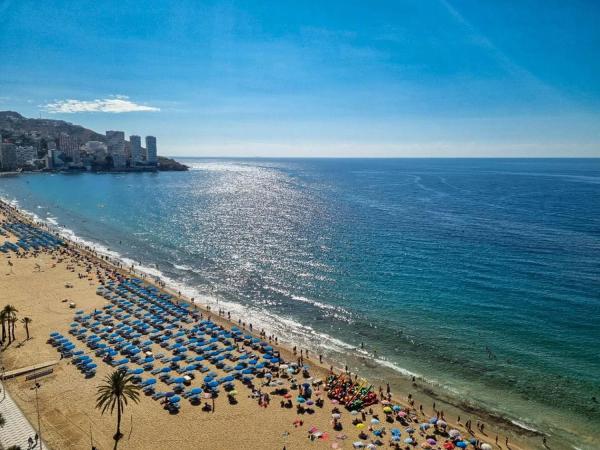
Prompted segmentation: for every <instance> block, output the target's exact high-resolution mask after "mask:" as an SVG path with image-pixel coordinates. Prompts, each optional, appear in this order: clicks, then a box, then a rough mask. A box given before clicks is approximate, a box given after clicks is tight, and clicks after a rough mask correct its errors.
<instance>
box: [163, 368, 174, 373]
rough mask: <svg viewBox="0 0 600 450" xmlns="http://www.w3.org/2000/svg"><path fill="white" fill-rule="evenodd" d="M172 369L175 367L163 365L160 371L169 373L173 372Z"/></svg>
mask: <svg viewBox="0 0 600 450" xmlns="http://www.w3.org/2000/svg"><path fill="white" fill-rule="evenodd" d="M171 370H173V369H171V368H170V367H163V368H162V369H160V371H161V372H162V373H169V372H171Z"/></svg>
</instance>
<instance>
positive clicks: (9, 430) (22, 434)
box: [0, 383, 48, 450]
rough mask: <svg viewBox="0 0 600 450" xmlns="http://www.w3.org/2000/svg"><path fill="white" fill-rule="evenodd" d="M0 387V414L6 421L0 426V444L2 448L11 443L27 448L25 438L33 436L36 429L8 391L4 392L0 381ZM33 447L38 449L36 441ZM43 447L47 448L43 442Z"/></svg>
mask: <svg viewBox="0 0 600 450" xmlns="http://www.w3.org/2000/svg"><path fill="white" fill-rule="evenodd" d="M0 388H1V389H2V392H0V414H2V416H3V417H4V420H5V421H6V423H5V424H4V427H2V428H0V444H2V447H4V448H8V447H10V446H11V445H18V446H20V447H21V448H22V449H23V450H25V449H27V448H29V444H28V442H27V439H28V438H29V437H31V438H33V437H34V436H35V433H36V431H35V429H34V428H33V426H32V425H31V424H30V423H29V421H28V420H27V419H26V418H25V416H24V415H23V413H22V412H21V410H20V409H19V407H18V406H17V404H16V403H15V402H14V401H13V399H12V398H11V397H10V395H9V393H8V392H4V386H3V385H2V383H0ZM4 394H6V397H4ZM3 399H4V400H3ZM42 431H43V430H42ZM33 448H35V449H39V448H40V443H39V442H38V445H36V446H35V447H33ZM43 448H44V449H47V448H48V447H47V446H46V444H45V443H44V446H43Z"/></svg>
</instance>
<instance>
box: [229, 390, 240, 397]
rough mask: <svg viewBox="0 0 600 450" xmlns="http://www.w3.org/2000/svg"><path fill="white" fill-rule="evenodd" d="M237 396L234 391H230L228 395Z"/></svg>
mask: <svg viewBox="0 0 600 450" xmlns="http://www.w3.org/2000/svg"><path fill="white" fill-rule="evenodd" d="M237 394H238V392H237V391H236V390H235V389H234V390H233V391H230V392H229V394H228V395H231V396H232V397H235V396H236V395H237Z"/></svg>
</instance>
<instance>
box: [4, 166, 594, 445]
mask: <svg viewBox="0 0 600 450" xmlns="http://www.w3.org/2000/svg"><path fill="white" fill-rule="evenodd" d="M184 162H186V163H188V164H189V165H191V166H192V168H193V169H192V170H191V171H189V172H187V173H159V174H105V175H94V174H80V175H27V176H21V177H18V178H2V179H0V194H2V195H3V196H4V197H7V198H11V199H17V200H18V201H19V204H20V205H21V206H22V207H23V208H25V209H27V210H29V211H32V212H34V213H35V214H37V215H38V216H40V217H41V218H44V219H48V218H50V220H51V221H53V222H58V223H60V224H61V225H64V226H65V227H66V228H68V229H70V230H72V231H73V232H74V233H75V234H76V235H78V236H80V237H82V238H84V239H86V240H88V241H93V242H95V243H97V244H100V245H102V246H103V247H105V248H107V249H110V250H112V251H114V252H117V253H118V254H120V255H121V256H123V257H127V258H129V259H131V260H133V261H136V262H138V261H139V262H141V264H142V265H143V266H146V267H150V268H152V270H158V271H160V273H161V274H162V275H164V276H165V277H168V278H169V279H171V280H172V281H173V282H174V283H177V284H178V285H179V286H180V287H181V288H182V289H185V290H187V291H188V292H190V293H192V294H193V295H195V296H196V297H197V298H201V299H202V301H205V302H209V303H212V304H214V303H215V302H216V301H217V299H218V301H219V302H220V303H221V304H223V305H226V308H228V309H231V310H233V311H241V310H242V308H244V309H243V310H244V314H246V315H247V317H252V320H253V321H255V322H256V323H257V324H259V325H260V326H265V327H267V328H269V329H270V330H273V331H275V332H277V333H278V334H279V335H280V336H286V337H287V338H288V340H290V341H292V342H294V343H298V344H303V345H310V346H311V347H312V348H314V349H315V351H320V352H323V353H325V354H326V355H331V356H335V357H337V358H338V359H340V360H342V359H343V355H344V354H346V353H348V352H352V353H357V352H358V350H356V348H357V347H359V346H360V344H361V342H362V343H364V344H365V352H364V353H363V355H364V356H365V358H373V359H377V360H379V361H378V362H379V363H380V364H384V365H387V366H388V367H389V368H392V369H394V370H397V371H399V373H408V372H410V373H416V374H418V375H420V376H423V377H425V378H427V379H428V380H431V381H432V383H435V384H438V385H440V386H441V387H442V388H443V389H444V390H446V391H448V392H452V393H454V395H456V396H459V397H461V398H466V399H469V400H470V401H472V402H474V403H476V404H479V405H483V406H485V407H487V408H489V409H492V410H496V411H500V412H502V413H503V414H505V415H507V416H508V417H510V418H512V419H514V420H517V421H519V422H521V423H523V424H526V425H527V426H530V427H533V428H537V429H540V430H544V431H547V432H550V433H553V434H560V435H561V436H564V438H565V439H567V440H569V441H571V442H572V443H575V444H577V446H579V447H580V448H593V447H594V446H595V445H596V443H597V442H598V441H595V442H593V441H592V440H591V436H592V432H593V430H594V429H595V428H597V425H598V424H600V404H599V403H597V402H595V401H594V400H593V397H595V398H597V399H599V400H598V401H600V160H591V159H589V160H583V159H579V160H576V159H572V160H569V159H567V160H551V159H549V160H490V159H466V160H443V159H421V160H419V159H415V160H410V159H408V160H407V159H398V160H361V159H352V160H314V159H313V160H302V159H300V160H298V159H288V160H284V159H282V160H266V159H189V160H185V161H184ZM156 265H158V267H156ZM282 318H283V319H282ZM375 351H376V352H377V353H376V355H375V354H374V353H375ZM373 370H376V369H373Z"/></svg>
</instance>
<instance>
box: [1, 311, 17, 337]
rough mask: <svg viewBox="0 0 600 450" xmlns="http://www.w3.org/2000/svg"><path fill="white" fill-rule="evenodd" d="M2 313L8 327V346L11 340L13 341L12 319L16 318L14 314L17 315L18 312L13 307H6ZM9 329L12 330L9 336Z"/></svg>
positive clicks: (13, 327)
mask: <svg viewBox="0 0 600 450" xmlns="http://www.w3.org/2000/svg"><path fill="white" fill-rule="evenodd" d="M2 311H3V312H4V314H5V319H4V320H6V321H7V322H8V325H9V327H8V343H9V344H10V343H11V342H12V340H14V338H15V324H14V322H13V320H12V319H16V318H17V314H16V313H18V312H19V310H18V309H17V308H15V307H14V306H13V305H6V306H5V307H4V309H3V310H2ZM2 323H3V325H4V322H2ZM11 329H12V334H11ZM11 336H12V337H11Z"/></svg>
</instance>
